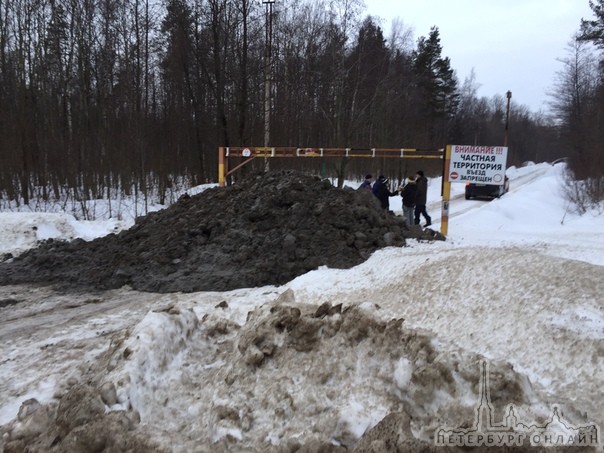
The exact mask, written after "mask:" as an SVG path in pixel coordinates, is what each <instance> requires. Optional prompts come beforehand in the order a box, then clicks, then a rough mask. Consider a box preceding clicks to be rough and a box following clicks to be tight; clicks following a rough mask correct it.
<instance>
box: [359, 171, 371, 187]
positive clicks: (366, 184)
mask: <svg viewBox="0 0 604 453" xmlns="http://www.w3.org/2000/svg"><path fill="white" fill-rule="evenodd" d="M371 181H373V176H371V175H367V176H365V181H363V182H362V183H361V185H360V186H359V189H366V190H367V189H368V190H371Z"/></svg>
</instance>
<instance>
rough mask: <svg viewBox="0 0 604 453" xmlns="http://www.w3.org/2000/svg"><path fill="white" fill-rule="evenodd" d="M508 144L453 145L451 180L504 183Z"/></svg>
mask: <svg viewBox="0 0 604 453" xmlns="http://www.w3.org/2000/svg"><path fill="white" fill-rule="evenodd" d="M507 157H508V148H507V146H467V145H451V163H450V165H449V174H448V175H447V176H448V179H449V182H463V183H466V182H472V183H476V184H493V185H499V186H500V185H502V184H503V183H504V180H505V167H506V162H507Z"/></svg>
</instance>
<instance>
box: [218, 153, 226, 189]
mask: <svg viewBox="0 0 604 453" xmlns="http://www.w3.org/2000/svg"><path fill="white" fill-rule="evenodd" d="M218 185H219V186H220V187H224V186H225V185H226V162H225V156H224V147H222V146H221V147H219V148H218Z"/></svg>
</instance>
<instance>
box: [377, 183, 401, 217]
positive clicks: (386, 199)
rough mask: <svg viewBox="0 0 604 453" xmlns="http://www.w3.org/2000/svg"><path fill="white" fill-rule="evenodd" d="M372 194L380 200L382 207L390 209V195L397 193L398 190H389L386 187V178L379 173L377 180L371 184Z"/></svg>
mask: <svg viewBox="0 0 604 453" xmlns="http://www.w3.org/2000/svg"><path fill="white" fill-rule="evenodd" d="M372 191H373V194H374V195H375V196H376V197H377V199H378V200H380V204H381V205H382V208H383V209H385V210H386V211H388V210H389V209H390V197H394V196H395V195H398V191H396V192H390V189H389V188H388V178H385V177H384V176H383V175H380V176H379V177H378V179H377V181H376V182H375V183H374V184H373V189H372Z"/></svg>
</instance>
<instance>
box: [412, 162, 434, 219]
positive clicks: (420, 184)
mask: <svg viewBox="0 0 604 453" xmlns="http://www.w3.org/2000/svg"><path fill="white" fill-rule="evenodd" d="M415 184H416V185H417V194H416V196H415V224H416V225H419V220H420V219H419V217H420V215H423V216H424V218H425V219H426V225H424V226H427V227H428V226H430V225H432V219H431V218H430V216H429V215H428V213H427V212H426V201H427V199H428V179H427V178H426V177H425V176H424V172H423V171H422V170H418V172H417V175H416V178H415Z"/></svg>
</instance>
